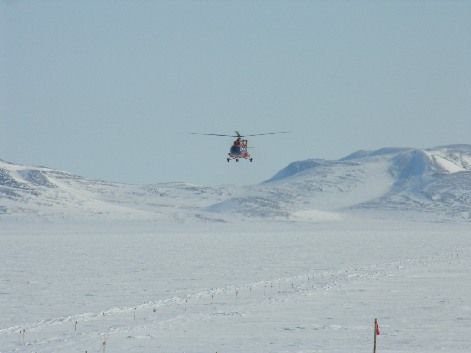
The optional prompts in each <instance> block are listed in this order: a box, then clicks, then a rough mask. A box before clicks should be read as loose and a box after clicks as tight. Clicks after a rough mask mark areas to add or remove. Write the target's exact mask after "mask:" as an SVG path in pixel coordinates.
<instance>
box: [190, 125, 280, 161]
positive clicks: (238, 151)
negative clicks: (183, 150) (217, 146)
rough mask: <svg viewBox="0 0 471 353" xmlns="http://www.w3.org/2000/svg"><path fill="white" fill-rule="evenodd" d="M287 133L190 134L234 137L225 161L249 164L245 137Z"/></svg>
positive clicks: (249, 155)
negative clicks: (247, 162) (243, 160)
mask: <svg viewBox="0 0 471 353" xmlns="http://www.w3.org/2000/svg"><path fill="white" fill-rule="evenodd" d="M287 133H288V131H276V132H263V133H259V134H250V135H241V134H240V133H239V131H235V135H226V134H212V133H199V132H192V133H191V134H192V135H206V136H222V137H235V138H236V139H235V140H234V142H233V143H232V146H231V148H230V150H229V153H228V154H227V157H226V160H227V162H228V163H229V162H230V161H231V159H235V161H236V162H239V159H247V160H249V161H250V162H253V158H252V156H251V154H250V153H249V151H248V149H249V148H250V147H249V146H248V140H247V138H246V137H251V136H262V135H276V134H287Z"/></svg>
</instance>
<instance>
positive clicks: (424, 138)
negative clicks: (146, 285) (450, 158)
mask: <svg viewBox="0 0 471 353" xmlns="http://www.w3.org/2000/svg"><path fill="white" fill-rule="evenodd" d="M470 18H471V2H470V1H351V2H347V1H253V2H252V1H222V2H221V1H168V2H167V1H133V2H131V1H54V0H49V1H14V0H11V1H3V2H0V40H1V43H0V45H1V47H0V50H1V51H0V82H1V85H0V98H1V101H0V158H1V159H5V160H10V161H13V162H17V163H27V164H40V165H46V166H49V167H53V168H58V169H63V170H67V171H70V172H73V173H77V174H80V175H83V176H86V177H89V178H97V179H105V180H113V181H121V182H129V183H156V182H165V181H188V182H192V183H197V184H207V185H210V184H251V183H256V182H260V181H262V180H264V179H268V178H269V177H271V176H272V175H273V174H274V173H275V172H277V171H278V170H279V169H281V168H283V167H285V166H286V165H287V164H288V163H290V162H292V161H295V160H301V159H306V158H328V159H337V158H340V157H343V156H344V155H347V154H349V153H351V152H353V151H355V150H358V149H374V148H380V147H384V146H412V147H432V146H436V145H443V144H452V143H471V137H470V135H471V134H470V132H471V21H470ZM234 130H239V131H241V132H243V133H259V132H265V131H276V130H289V131H291V134H289V135H280V136H278V137H274V136H262V137H257V138H253V139H251V140H250V143H251V144H252V145H254V146H255V147H256V148H255V149H254V150H253V152H254V158H255V161H254V163H252V164H249V163H243V162H240V163H238V164H237V165H236V164H235V163H230V164H228V163H227V162H226V161H225V154H226V153H227V151H228V148H229V145H230V143H231V139H225V138H217V137H203V136H194V135H189V134H188V133H189V132H192V131H195V132H216V133H232V132H233V131H234ZM244 162H245V161H244Z"/></svg>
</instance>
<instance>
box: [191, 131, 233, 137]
mask: <svg viewBox="0 0 471 353" xmlns="http://www.w3.org/2000/svg"><path fill="white" fill-rule="evenodd" d="M190 134H192V135H205V136H226V137H237V136H236V135H224V134H205V133H200V132H190Z"/></svg>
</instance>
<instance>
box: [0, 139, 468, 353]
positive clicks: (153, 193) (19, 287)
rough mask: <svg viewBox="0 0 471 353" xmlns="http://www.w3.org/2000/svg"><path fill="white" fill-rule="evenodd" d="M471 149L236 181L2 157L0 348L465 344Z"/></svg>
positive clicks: (192, 349) (331, 164)
mask: <svg viewBox="0 0 471 353" xmlns="http://www.w3.org/2000/svg"><path fill="white" fill-rule="evenodd" d="M470 221H471V146H470V145H451V146H443V147H437V148H431V149H412V148H383V149H380V150H376V151H359V152H356V153H353V154H351V155H349V156H347V157H345V158H343V159H340V160H337V161H326V160H318V159H310V160H305V161H298V162H293V163H291V164H290V165H288V166H287V167H286V168H284V169H282V170H280V172H278V173H277V174H276V175H274V176H273V177H272V178H271V179H269V180H267V181H266V182H263V183H260V184H258V185H250V186H244V187H236V186H199V185H191V184H188V183H182V182H175V183H160V184H155V185H129V184H121V183H111V182H106V181H97V180H89V179H86V178H83V177H80V176H76V175H72V174H70V173H67V172H63V171H57V170H53V169H49V168H46V167H33V166H22V165H16V164H13V163H9V162H5V161H1V160H0V353H13V352H15V353H33V352H34V353H84V352H87V353H92V352H108V353H159V352H161V353H183V352H186V353H211V352H213V353H214V352H219V353H242V352H243V353H251V352H253V353H282V352H283V353H285V352H286V353H288V352H289V353H291V352H292V353H301V352H303V353H314V352H333V353H334V352H335V353H337V352H339V353H355V352H365V351H366V352H368V351H371V349H372V339H373V327H372V325H373V320H374V318H375V317H377V318H378V319H379V322H380V325H381V328H382V330H381V331H382V334H381V336H380V337H378V352H391V353H392V352H395V353H400V352H403V353H406V352H407V353H414V352H416V353H435V352H443V353H469V352H471V336H470V332H471V226H470Z"/></svg>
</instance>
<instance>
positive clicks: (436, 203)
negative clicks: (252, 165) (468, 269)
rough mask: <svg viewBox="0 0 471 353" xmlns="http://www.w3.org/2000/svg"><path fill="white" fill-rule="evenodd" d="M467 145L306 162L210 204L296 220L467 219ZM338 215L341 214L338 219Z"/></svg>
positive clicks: (470, 185)
mask: <svg viewBox="0 0 471 353" xmlns="http://www.w3.org/2000/svg"><path fill="white" fill-rule="evenodd" d="M470 161H471V146H469V145H452V146H444V147H437V148H431V149H413V148H382V149H379V150H375V151H359V152H355V153H353V154H351V155H349V156H347V157H345V158H342V159H340V160H337V161H326V160H318V159H309V160H305V161H297V162H293V163H291V164H290V165H288V166H287V167H286V168H284V169H282V170H280V171H279V172H278V173H277V174H275V175H274V176H273V177H272V178H271V179H269V180H267V181H266V182H264V183H262V184H260V185H256V186H253V187H251V188H250V189H249V190H248V192H247V195H245V196H241V195H238V196H237V197H235V198H232V199H229V200H225V201H223V202H221V203H218V204H215V205H212V206H211V207H210V208H209V209H210V210H211V211H215V212H222V213H225V212H231V213H235V214H242V215H243V216H245V217H247V216H254V215H255V216H260V217H263V216H270V217H278V218H288V219H294V220H299V219H302V218H303V217H304V218H306V219H309V218H310V217H314V219H316V218H318V217H320V216H319V215H320V214H322V213H320V212H321V211H328V212H330V216H327V217H326V218H328V219H336V217H335V215H337V216H338V217H341V215H342V214H346V213H348V212H350V211H361V210H363V211H391V210H394V211H400V212H408V211H413V212H419V213H422V214H424V213H428V214H436V215H438V216H439V218H440V219H444V218H451V219H454V218H460V219H471V192H470V191H471V163H470ZM339 213H340V214H339Z"/></svg>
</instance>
